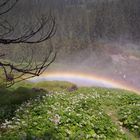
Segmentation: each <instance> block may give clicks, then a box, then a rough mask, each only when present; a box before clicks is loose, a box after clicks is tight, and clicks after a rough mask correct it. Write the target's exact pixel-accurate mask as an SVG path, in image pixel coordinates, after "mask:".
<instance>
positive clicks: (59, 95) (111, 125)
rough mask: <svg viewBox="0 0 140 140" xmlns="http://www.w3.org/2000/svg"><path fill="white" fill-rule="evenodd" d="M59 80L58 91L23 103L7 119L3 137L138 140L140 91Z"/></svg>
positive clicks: (2, 126)
mask: <svg viewBox="0 0 140 140" xmlns="http://www.w3.org/2000/svg"><path fill="white" fill-rule="evenodd" d="M56 83H57V82H55V84H54V86H52V84H51V86H52V88H53V87H55V85H57V86H58V91H57V88H56V87H55V88H54V89H55V91H53V92H49V93H48V94H45V95H43V96H40V97H37V98H36V99H31V100H29V101H27V102H25V103H23V104H22V105H21V106H20V107H19V109H17V110H16V113H15V117H13V118H12V120H9V121H7V120H6V121H5V122H3V123H2V124H1V129H0V130H1V131H0V139H2V140H7V139H8V140H16V139H17V140H20V139H39V140H42V139H43V140H50V139H52V140H57V139H58V140H60V139H61V140H63V139H64V140H65V139H71V140H75V139H80V140H85V139H89V140H90V139H107V140H111V139H114V140H115V139H116V140H121V139H122V140H135V139H136V140H137V139H138V137H140V123H139V122H140V96H139V95H136V94H134V93H130V92H128V91H122V90H116V89H104V88H79V89H76V88H75V87H74V88H73V85H72V87H71V88H70V87H69V86H68V85H66V84H65V86H64V87H62V85H61V84H59V85H58V84H56ZM40 86H41V84H40ZM43 87H44V84H43ZM60 87H61V88H60ZM73 89H74V90H73ZM52 93H53V94H52Z"/></svg>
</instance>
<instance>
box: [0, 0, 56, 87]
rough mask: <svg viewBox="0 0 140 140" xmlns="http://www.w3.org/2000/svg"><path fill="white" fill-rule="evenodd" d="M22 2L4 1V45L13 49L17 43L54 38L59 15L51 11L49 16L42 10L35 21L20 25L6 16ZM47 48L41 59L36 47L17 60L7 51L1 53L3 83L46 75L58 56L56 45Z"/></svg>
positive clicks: (0, 22) (0, 13)
mask: <svg viewBox="0 0 140 140" xmlns="http://www.w3.org/2000/svg"><path fill="white" fill-rule="evenodd" d="M19 1H20V0H1V1H0V44H1V45H2V46H6V47H7V46H8V48H10V47H12V46H13V44H19V45H21V44H24V45H26V44H38V43H41V42H43V41H46V40H49V39H51V37H52V36H53V35H54V34H55V31H56V24H55V18H54V17H53V16H52V15H51V14H49V15H47V14H46V15H47V16H46V15H45V14H41V13H39V16H37V15H33V17H34V21H33V22H32V21H27V22H29V23H26V24H24V23H23V24H22V25H20V27H18V26H17V24H18V22H17V23H16V24H14V25H12V24H13V23H12V22H11V20H8V18H6V17H8V14H9V13H10V12H11V11H12V10H13V9H14V8H15V6H16V5H17V4H18V3H19ZM29 19H30V17H29ZM31 20H33V19H31ZM20 24H21V23H20ZM21 28H22V30H21ZM38 46H39V45H38ZM10 49H11V48H10ZM47 49H48V50H47V52H46V53H45V56H42V58H43V59H41V61H38V60H36V59H35V58H34V47H31V50H32V51H31V53H30V57H29V58H28V57H26V56H25V57H22V58H21V60H20V61H18V62H16V63H15V62H13V61H10V59H7V57H6V55H7V54H6V53H3V52H0V78H1V79H0V81H1V84H2V85H5V86H6V87H9V86H12V85H13V84H14V83H16V82H19V81H22V80H25V79H29V78H31V77H35V76H39V75H40V74H42V73H43V72H44V71H45V70H46V68H48V66H49V65H50V64H51V63H52V62H53V61H54V60H55V58H56V52H54V48H53V47H52V45H50V46H49V48H47Z"/></svg>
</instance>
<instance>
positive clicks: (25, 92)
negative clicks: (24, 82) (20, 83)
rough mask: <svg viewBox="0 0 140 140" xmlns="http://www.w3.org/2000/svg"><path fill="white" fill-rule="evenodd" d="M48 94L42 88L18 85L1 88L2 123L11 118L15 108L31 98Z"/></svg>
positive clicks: (0, 108) (0, 116)
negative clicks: (16, 86) (36, 88)
mask: <svg viewBox="0 0 140 140" xmlns="http://www.w3.org/2000/svg"><path fill="white" fill-rule="evenodd" d="M44 94H46V92H45V91H42V90H34V89H33V88H27V87H18V88H17V89H13V90H12V89H4V88H0V123H1V122H3V120H5V119H11V118H12V117H13V116H14V112H15V110H16V109H17V108H18V107H19V106H20V105H21V104H22V103H23V102H26V101H28V100H29V99H34V98H36V97H38V96H42V95H44Z"/></svg>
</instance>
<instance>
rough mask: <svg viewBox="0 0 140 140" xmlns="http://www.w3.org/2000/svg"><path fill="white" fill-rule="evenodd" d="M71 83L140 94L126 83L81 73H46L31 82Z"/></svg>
mask: <svg viewBox="0 0 140 140" xmlns="http://www.w3.org/2000/svg"><path fill="white" fill-rule="evenodd" d="M54 80H55V81H56V80H58V81H69V82H73V83H76V84H77V85H78V86H99V87H108V88H119V89H125V90H130V91H134V92H136V93H139V94H140V91H139V90H137V89H135V88H134V87H131V86H129V85H126V84H124V83H121V82H118V81H116V80H115V81H114V80H112V79H108V78H105V77H101V76H98V75H94V74H85V73H81V72H46V73H44V74H43V75H41V76H40V77H35V78H33V79H32V80H31V81H33V82H36V81H37V82H39V81H54Z"/></svg>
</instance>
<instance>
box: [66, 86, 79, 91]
mask: <svg viewBox="0 0 140 140" xmlns="http://www.w3.org/2000/svg"><path fill="white" fill-rule="evenodd" d="M77 89H78V87H77V86H76V85H72V86H71V87H70V88H68V89H67V91H68V92H73V91H75V90H77Z"/></svg>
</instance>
